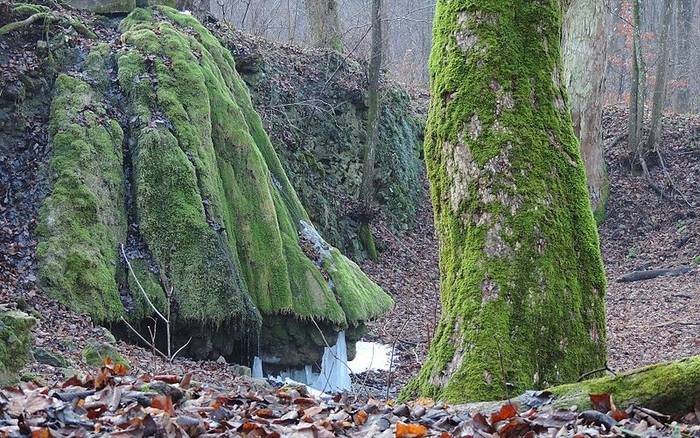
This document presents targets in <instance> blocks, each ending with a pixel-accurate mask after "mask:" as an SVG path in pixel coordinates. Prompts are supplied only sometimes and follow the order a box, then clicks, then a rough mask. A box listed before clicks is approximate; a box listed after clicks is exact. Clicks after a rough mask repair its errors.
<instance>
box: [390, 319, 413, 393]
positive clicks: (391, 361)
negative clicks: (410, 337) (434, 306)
mask: <svg viewBox="0 0 700 438" xmlns="http://www.w3.org/2000/svg"><path fill="white" fill-rule="evenodd" d="M408 321H409V319H408V318H406V321H404V323H403V325H402V326H401V329H400V330H399V331H398V332H397V333H396V336H394V341H393V342H392V343H391V356H390V357H389V373H388V374H387V375H386V397H385V398H386V399H387V400H388V399H389V389H390V388H391V368H392V367H393V365H394V350H395V349H396V342H397V341H398V338H399V336H400V335H401V334H402V333H403V331H404V329H405V328H406V324H408Z"/></svg>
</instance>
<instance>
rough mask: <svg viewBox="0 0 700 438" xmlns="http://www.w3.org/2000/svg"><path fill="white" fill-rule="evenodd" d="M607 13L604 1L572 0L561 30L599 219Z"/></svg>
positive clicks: (603, 191)
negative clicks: (562, 30)
mask: <svg viewBox="0 0 700 438" xmlns="http://www.w3.org/2000/svg"><path fill="white" fill-rule="evenodd" d="M607 17H608V11H607V10H606V6H605V4H603V3H602V2H600V1H598V0H571V1H569V5H568V7H567V8H566V13H565V14H564V32H563V34H562V37H563V38H562V57H563V61H564V69H563V71H564V84H565V85H566V89H567V91H568V93H569V108H571V118H572V120H573V122H574V132H575V133H576V136H577V137H578V139H579V141H580V146H581V156H582V157H583V162H584V164H585V165H586V178H587V179H588V193H589V196H590V198H591V204H592V207H593V213H594V216H595V218H596V220H597V221H598V222H602V221H603V219H604V218H605V204H606V203H607V198H608V190H609V189H608V175H607V171H606V168H605V159H604V156H603V98H604V96H605V65H606V52H607V51H606V46H607V41H606V37H607V32H606V30H607Z"/></svg>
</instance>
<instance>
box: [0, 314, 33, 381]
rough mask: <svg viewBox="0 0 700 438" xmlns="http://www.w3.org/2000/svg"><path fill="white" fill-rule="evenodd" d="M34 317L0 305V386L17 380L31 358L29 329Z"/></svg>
mask: <svg viewBox="0 0 700 438" xmlns="http://www.w3.org/2000/svg"><path fill="white" fill-rule="evenodd" d="M34 324H36V319H35V318H33V317H31V316H29V315H27V314H26V313H24V312H20V311H18V310H10V309H6V308H2V307H0V387H3V388H4V387H5V386H9V385H14V384H16V383H17V382H18V381H19V372H20V370H21V369H22V368H23V367H24V366H25V365H26V364H27V363H28V362H29V361H30V360H31V359H32V354H31V351H32V334H31V329H32V327H33V326H34Z"/></svg>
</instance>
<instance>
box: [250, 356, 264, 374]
mask: <svg viewBox="0 0 700 438" xmlns="http://www.w3.org/2000/svg"><path fill="white" fill-rule="evenodd" d="M252 375H253V378H254V379H262V378H264V377H265V376H264V375H263V369H262V359H260V357H258V356H255V359H253V370H252Z"/></svg>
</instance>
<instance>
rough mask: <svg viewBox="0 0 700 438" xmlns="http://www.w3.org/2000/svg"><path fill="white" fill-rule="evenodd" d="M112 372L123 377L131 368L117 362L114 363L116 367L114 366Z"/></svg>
mask: <svg viewBox="0 0 700 438" xmlns="http://www.w3.org/2000/svg"><path fill="white" fill-rule="evenodd" d="M112 372H113V373H114V375H115V376H119V377H123V376H126V373H127V372H129V368H127V367H126V365H124V364H121V363H117V364H114V368H112Z"/></svg>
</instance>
